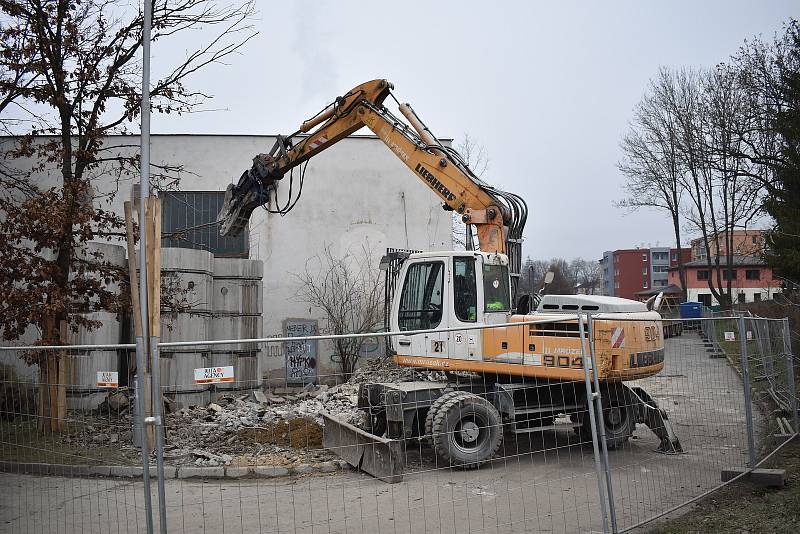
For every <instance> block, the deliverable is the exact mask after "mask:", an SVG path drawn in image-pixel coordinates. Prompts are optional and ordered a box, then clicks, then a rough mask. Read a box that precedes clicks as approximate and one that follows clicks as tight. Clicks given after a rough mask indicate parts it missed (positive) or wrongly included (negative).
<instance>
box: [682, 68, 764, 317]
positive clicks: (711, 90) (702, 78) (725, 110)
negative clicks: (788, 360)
mask: <svg viewBox="0 0 800 534" xmlns="http://www.w3.org/2000/svg"><path fill="white" fill-rule="evenodd" d="M676 80H677V83H676V84H675V86H674V89H675V90H674V92H673V93H672V95H671V99H670V100H669V105H670V106H672V108H673V111H674V113H675V116H676V118H677V120H678V126H679V127H678V137H677V140H678V150H679V154H680V158H681V163H682V166H683V168H684V172H683V173H682V176H681V183H682V187H683V188H684V191H685V192H686V194H687V197H688V199H689V201H690V202H689V203H688V205H687V206H686V207H685V209H684V210H683V214H684V217H685V220H686V221H687V223H688V224H689V227H690V228H691V229H692V230H694V231H696V232H698V233H699V234H700V235H701V236H702V242H703V246H704V248H705V256H706V263H707V265H708V268H709V270H710V271H711V272H713V273H714V275H713V276H709V280H708V287H709V290H710V291H711V293H712V295H713V296H714V298H715V299H716V300H717V301H718V302H719V303H720V304H721V305H722V306H724V307H730V306H731V305H732V303H733V298H732V283H733V279H732V276H730V273H731V272H732V269H733V256H734V252H735V251H734V248H733V246H732V245H733V232H734V231H735V230H737V229H742V228H746V227H747V225H748V224H749V223H750V222H751V221H752V220H753V218H754V217H756V216H757V215H758V214H759V212H760V209H761V195H762V193H763V188H762V182H761V180H759V179H756V178H755V173H756V172H757V169H756V167H757V165H755V164H753V162H752V161H750V160H749V159H748V158H745V157H742V155H741V151H742V150H743V148H744V145H745V142H744V141H743V140H742V138H741V136H740V135H739V133H738V132H742V131H746V130H747V129H748V127H747V126H745V124H746V123H747V122H748V120H749V117H750V115H751V113H750V110H749V109H748V107H749V105H750V101H749V100H748V99H747V97H746V95H745V94H744V91H743V88H742V86H741V85H740V84H739V83H738V77H737V76H736V75H735V73H734V72H731V70H730V69H729V68H728V67H727V66H725V65H720V66H718V67H717V68H715V69H713V70H711V71H708V72H705V73H702V72H687V71H681V72H680V73H679V74H678V76H677V77H676ZM720 242H722V243H724V244H725V245H726V246H724V247H722V246H720ZM723 249H724V250H725V251H726V253H725V255H724V256H725V257H724V258H721V251H722V250H723Z"/></svg>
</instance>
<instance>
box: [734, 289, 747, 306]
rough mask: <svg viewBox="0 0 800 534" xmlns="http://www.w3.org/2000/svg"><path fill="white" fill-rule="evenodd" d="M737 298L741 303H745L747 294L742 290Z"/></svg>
mask: <svg viewBox="0 0 800 534" xmlns="http://www.w3.org/2000/svg"><path fill="white" fill-rule="evenodd" d="M736 298H737V300H738V301H739V304H744V303H745V300H746V297H745V294H744V292H740V293H739V294H738V295H737V296H736Z"/></svg>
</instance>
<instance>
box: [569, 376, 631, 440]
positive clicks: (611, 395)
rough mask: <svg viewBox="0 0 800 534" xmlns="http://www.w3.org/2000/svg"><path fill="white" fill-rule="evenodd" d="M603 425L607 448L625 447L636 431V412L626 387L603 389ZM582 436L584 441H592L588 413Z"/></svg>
mask: <svg viewBox="0 0 800 534" xmlns="http://www.w3.org/2000/svg"><path fill="white" fill-rule="evenodd" d="M601 389H602V402H603V424H604V425H605V434H606V446H607V447H608V448H609V449H616V448H618V447H621V446H622V445H624V444H625V443H626V442H627V441H628V439H629V438H630V437H631V435H633V431H634V430H635V429H636V412H635V411H634V406H633V404H632V402H631V399H630V397H629V396H628V395H626V394H625V386H610V387H602V386H601ZM582 423H583V424H582V426H581V427H580V430H579V432H580V435H581V437H582V438H583V439H584V440H587V441H591V439H592V424H591V420H590V419H589V414H588V412H585V413H583V414H582Z"/></svg>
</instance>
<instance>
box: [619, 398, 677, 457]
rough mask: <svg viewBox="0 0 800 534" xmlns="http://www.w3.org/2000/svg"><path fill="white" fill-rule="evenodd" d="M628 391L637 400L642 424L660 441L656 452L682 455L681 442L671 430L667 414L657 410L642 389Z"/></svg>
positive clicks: (653, 401) (653, 402)
mask: <svg viewBox="0 0 800 534" xmlns="http://www.w3.org/2000/svg"><path fill="white" fill-rule="evenodd" d="M630 389H631V391H632V392H633V394H634V395H636V397H637V398H638V400H639V405H640V407H641V409H642V410H644V413H643V416H644V417H643V422H644V424H646V425H647V426H648V428H650V430H652V431H653V434H655V435H656V436H657V437H658V439H660V440H661V443H660V444H659V446H658V448H657V449H656V451H657V452H661V453H664V454H680V453H682V452H683V447H681V442H680V441H679V440H678V437H677V436H676V435H675V431H674V430H673V429H672V423H670V422H669V415H667V412H666V411H664V410H663V409H661V408H659V406H658V403H657V402H656V401H655V399H653V397H651V396H650V395H649V394H648V393H647V392H646V391H645V390H644V389H642V388H640V387H632V388H630Z"/></svg>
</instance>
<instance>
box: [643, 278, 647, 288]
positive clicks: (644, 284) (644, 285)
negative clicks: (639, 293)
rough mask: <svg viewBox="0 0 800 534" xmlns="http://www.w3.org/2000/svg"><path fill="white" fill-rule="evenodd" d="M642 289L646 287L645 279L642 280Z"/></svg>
mask: <svg viewBox="0 0 800 534" xmlns="http://www.w3.org/2000/svg"><path fill="white" fill-rule="evenodd" d="M642 289H647V280H645V281H644V282H642Z"/></svg>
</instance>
